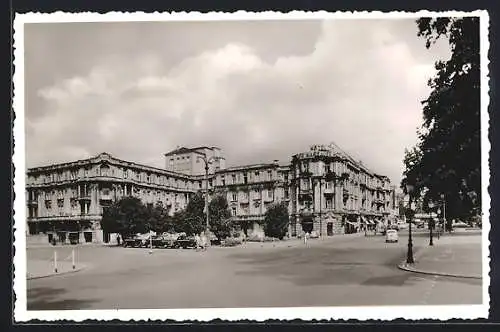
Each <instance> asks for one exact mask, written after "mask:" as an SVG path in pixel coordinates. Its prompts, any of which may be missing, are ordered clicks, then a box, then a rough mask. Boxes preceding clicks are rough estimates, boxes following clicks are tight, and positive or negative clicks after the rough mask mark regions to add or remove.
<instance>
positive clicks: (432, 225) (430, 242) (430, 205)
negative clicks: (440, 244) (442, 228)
mask: <svg viewBox="0 0 500 332" xmlns="http://www.w3.org/2000/svg"><path fill="white" fill-rule="evenodd" d="M428 206H429V209H430V210H431V213H430V214H431V219H430V221H429V236H430V238H429V245H430V246H433V245H434V241H433V238H432V228H433V227H434V212H432V209H433V208H434V203H432V202H430V203H429V204H428Z"/></svg>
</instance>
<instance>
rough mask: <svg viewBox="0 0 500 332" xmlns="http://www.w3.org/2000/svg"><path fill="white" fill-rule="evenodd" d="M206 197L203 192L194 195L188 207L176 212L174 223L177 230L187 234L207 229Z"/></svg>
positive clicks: (198, 232)
mask: <svg viewBox="0 0 500 332" xmlns="http://www.w3.org/2000/svg"><path fill="white" fill-rule="evenodd" d="M204 209H205V199H204V197H203V194H202V193H201V192H197V193H196V194H195V195H193V196H192V197H191V198H190V200H189V202H188V204H187V206H186V208H185V209H184V210H183V211H178V212H176V213H175V214H174V217H173V225H174V229H175V230H176V231H177V232H185V233H186V234H187V235H195V234H200V233H201V232H202V231H203V230H205V212H204Z"/></svg>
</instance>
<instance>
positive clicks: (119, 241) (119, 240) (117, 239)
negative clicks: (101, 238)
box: [116, 234, 122, 245]
mask: <svg viewBox="0 0 500 332" xmlns="http://www.w3.org/2000/svg"><path fill="white" fill-rule="evenodd" d="M121 240H122V239H121V238H120V234H117V235H116V242H117V243H118V245H120V243H121Z"/></svg>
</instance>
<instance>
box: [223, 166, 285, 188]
mask: <svg viewBox="0 0 500 332" xmlns="http://www.w3.org/2000/svg"><path fill="white" fill-rule="evenodd" d="M262 173H263V174H265V176H264V177H262V176H261V174H262ZM262 173H261V172H260V171H255V172H253V176H250V175H251V174H252V173H250V174H249V173H248V172H245V173H243V174H241V173H238V174H231V176H229V174H228V175H227V178H226V175H225V174H222V175H220V177H219V179H220V181H219V184H220V185H222V186H225V185H226V184H238V183H243V184H248V183H249V180H250V181H251V182H260V181H273V180H274V177H273V171H272V170H269V171H267V172H262ZM229 179H230V180H231V181H229ZM282 179H284V181H288V173H284V174H283V177H282ZM226 181H228V182H226Z"/></svg>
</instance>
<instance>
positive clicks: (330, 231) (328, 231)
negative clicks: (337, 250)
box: [326, 222, 333, 236]
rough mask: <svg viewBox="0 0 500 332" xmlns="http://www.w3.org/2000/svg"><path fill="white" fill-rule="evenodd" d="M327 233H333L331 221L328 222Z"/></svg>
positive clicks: (329, 234) (328, 234)
mask: <svg viewBox="0 0 500 332" xmlns="http://www.w3.org/2000/svg"><path fill="white" fill-rule="evenodd" d="M326 235H327V236H332V235H333V222H329V223H327V224H326Z"/></svg>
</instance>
